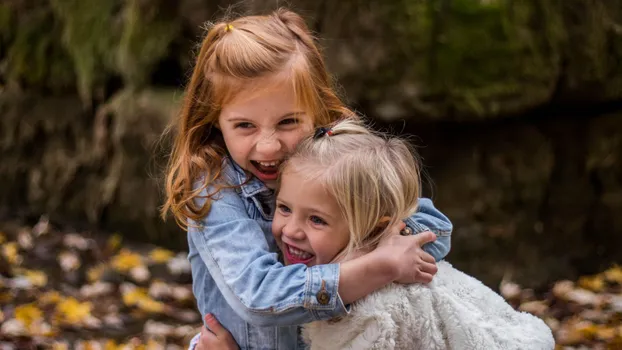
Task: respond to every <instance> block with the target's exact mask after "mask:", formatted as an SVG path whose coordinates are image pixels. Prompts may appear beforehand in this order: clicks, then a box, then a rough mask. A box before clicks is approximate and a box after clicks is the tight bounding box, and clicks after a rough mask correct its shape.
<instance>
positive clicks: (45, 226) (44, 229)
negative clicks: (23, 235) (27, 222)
mask: <svg viewBox="0 0 622 350" xmlns="http://www.w3.org/2000/svg"><path fill="white" fill-rule="evenodd" d="M48 232H50V220H49V219H48V217H47V215H42V216H41V217H40V218H39V222H37V224H36V225H35V226H34V227H33V228H32V233H34V235H35V236H37V237H38V236H41V235H45V234H47V233H48Z"/></svg>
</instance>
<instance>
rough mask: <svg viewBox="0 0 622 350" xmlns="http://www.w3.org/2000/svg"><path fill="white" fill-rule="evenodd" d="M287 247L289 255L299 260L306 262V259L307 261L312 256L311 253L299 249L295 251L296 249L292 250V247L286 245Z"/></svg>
mask: <svg viewBox="0 0 622 350" xmlns="http://www.w3.org/2000/svg"><path fill="white" fill-rule="evenodd" d="M287 247H288V249H289V253H290V254H291V255H293V256H295V257H297V258H299V259H302V260H306V259H309V258H310V257H312V256H313V255H312V254H311V253H308V252H305V251H303V250H300V249H296V248H294V247H292V246H289V245H288V246H287Z"/></svg>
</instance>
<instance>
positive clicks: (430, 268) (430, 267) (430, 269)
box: [421, 262, 438, 276]
mask: <svg viewBox="0 0 622 350" xmlns="http://www.w3.org/2000/svg"><path fill="white" fill-rule="evenodd" d="M421 272H425V273H429V274H430V275H432V276H434V275H436V272H438V267H436V264H430V263H429V262H424V263H423V264H421Z"/></svg>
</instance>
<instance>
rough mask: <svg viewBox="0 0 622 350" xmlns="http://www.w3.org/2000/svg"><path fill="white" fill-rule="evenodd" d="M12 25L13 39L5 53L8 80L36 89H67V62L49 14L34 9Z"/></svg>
mask: <svg viewBox="0 0 622 350" xmlns="http://www.w3.org/2000/svg"><path fill="white" fill-rule="evenodd" d="M15 22H16V30H15V32H14V35H15V36H14V37H13V38H12V40H11V42H10V44H9V49H8V51H7V66H8V69H7V71H8V74H7V76H8V79H9V80H13V81H18V82H19V83H20V84H25V85H26V86H28V87H34V88H39V89H41V88H43V89H47V88H49V89H52V90H59V89H60V90H62V89H67V88H68V87H71V86H72V85H73V80H74V75H73V72H72V67H71V62H70V59H69V57H68V56H67V55H66V54H65V53H64V51H63V50H62V48H61V45H60V28H59V26H58V25H57V23H56V21H55V20H54V17H53V15H52V13H51V11H50V10H49V9H48V8H37V9H35V10H32V11H29V12H28V13H26V14H22V15H20V16H19V18H18V19H17V20H16V21H15Z"/></svg>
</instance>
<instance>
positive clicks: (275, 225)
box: [272, 211, 285, 241]
mask: <svg viewBox="0 0 622 350" xmlns="http://www.w3.org/2000/svg"><path fill="white" fill-rule="evenodd" d="M284 226H285V221H284V220H283V217H282V216H281V215H279V213H278V211H277V212H276V213H275V214H274V220H272V235H273V236H274V238H275V239H276V240H277V241H280V240H281V235H282V233H283V227H284Z"/></svg>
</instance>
